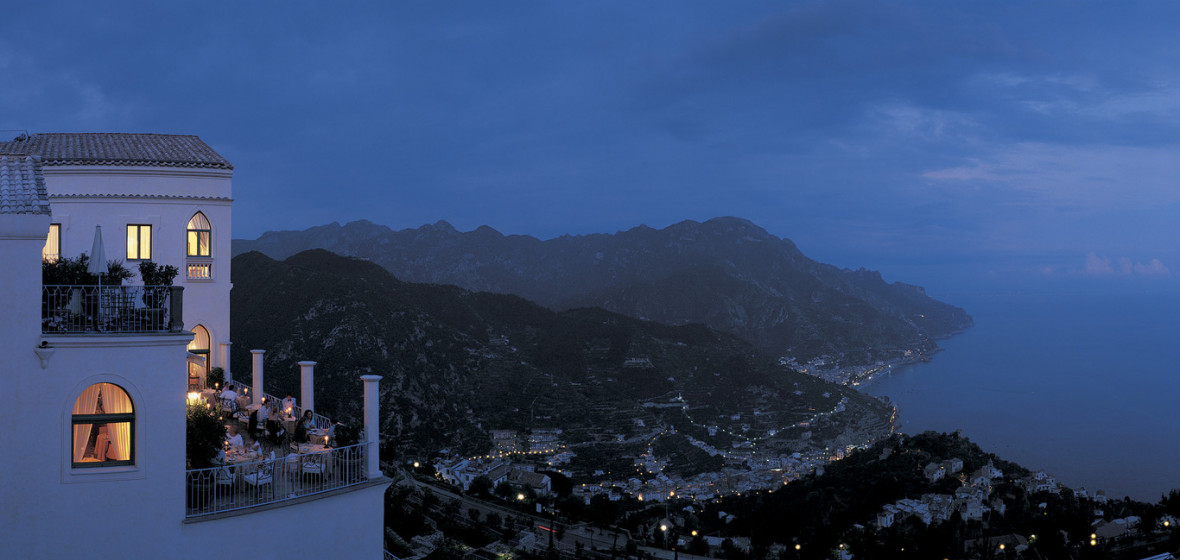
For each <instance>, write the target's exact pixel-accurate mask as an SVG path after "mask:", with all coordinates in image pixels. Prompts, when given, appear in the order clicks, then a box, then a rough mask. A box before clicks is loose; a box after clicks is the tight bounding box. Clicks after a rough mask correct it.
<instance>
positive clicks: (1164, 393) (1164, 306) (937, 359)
mask: <svg viewBox="0 0 1180 560" xmlns="http://www.w3.org/2000/svg"><path fill="white" fill-rule="evenodd" d="M951 301H952V303H954V304H955V305H959V306H961V307H964V308H966V309H967V311H968V312H969V313H970V314H971V315H972V317H974V318H975V326H974V327H972V328H971V329H968V330H967V331H966V332H964V333H963V334H960V335H958V336H956V337H954V338H951V339H949V340H944V341H940V343H939V344H940V346H942V347H943V348H944V350H943V351H942V352H941V353H939V354H937V355H935V356H934V359H933V360H932V361H931V362H929V363H925V364H917V365H913V366H907V367H904V368H899V369H895V370H894V371H893V372H892V373H890V374H889V375H888V376H885V377H882V378H880V379H879V380H877V381H875V382H873V383H871V384H870V385H868V386H867V387H863V388H862V389H863V390H864V391H865V392H866V393H869V394H873V395H888V396H889V398H891V399H892V400H893V401H894V402H895V403H897V405H898V407H899V408H900V410H901V420H902V431H904V432H907V433H917V432H921V431H924V430H938V431H943V432H950V431H954V430H962V432H963V435H964V436H966V437H968V438H970V439H971V440H972V441H974V442H976V443H978V444H979V445H980V446H982V447H983V448H984V449H985V450H987V451H991V452H994V453H996V454H998V455H1000V456H1001V457H1004V458H1006V459H1009V460H1013V461H1015V462H1017V463H1020V464H1023V465H1024V466H1026V467H1028V468H1030V469H1041V470H1045V471H1047V472H1049V473H1050V474H1053V475H1055V476H1056V477H1057V479H1058V480H1059V481H1060V482H1062V483H1063V484H1065V485H1067V486H1071V487H1074V488H1076V487H1078V486H1085V487H1086V488H1087V489H1088V490H1090V491H1093V490H1097V489H1103V490H1106V493H1107V496H1110V497H1112V498H1115V497H1118V498H1121V497H1123V496H1130V497H1132V498H1135V499H1141V500H1146V501H1153V502H1154V501H1157V500H1159V498H1160V496H1161V494H1163V493H1164V492H1166V491H1167V490H1168V489H1171V488H1180V365H1178V364H1180V296H1177V295H1176V294H1159V293H1156V294H1143V293H1126V292H1124V293H1113V294H1112V293H1105V294H1104V295H1096V294H1092V293H1091V294H1079V293H1074V294H1044V293H1042V294H1036V295H1029V294H1004V295H988V296H970V297H959V298H954V299H952V300H951Z"/></svg>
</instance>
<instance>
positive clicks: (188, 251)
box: [184, 211, 213, 259]
mask: <svg viewBox="0 0 1180 560" xmlns="http://www.w3.org/2000/svg"><path fill="white" fill-rule="evenodd" d="M197 216H200V217H201V218H203V219H204V220H205V223H207V224H209V227H208V228H207V229H201V228H194V227H191V226H192V223H193V220H195V219H197ZM194 234H195V237H194ZM201 234H204V237H205V254H203V255H202V254H201V249H200V247H201ZM194 239H195V241H196V243H195V244H194V243H193V241H194ZM184 243H185V248H184V252H185V256H187V257H191V258H201V259H211V258H213V222H210V221H209V216H206V215H205V213H204V212H201V211H197V212H196V213H194V214H193V215H192V217H190V218H189V219H188V224H186V225H185V237H184ZM194 245H195V247H196V252H193V248H194Z"/></svg>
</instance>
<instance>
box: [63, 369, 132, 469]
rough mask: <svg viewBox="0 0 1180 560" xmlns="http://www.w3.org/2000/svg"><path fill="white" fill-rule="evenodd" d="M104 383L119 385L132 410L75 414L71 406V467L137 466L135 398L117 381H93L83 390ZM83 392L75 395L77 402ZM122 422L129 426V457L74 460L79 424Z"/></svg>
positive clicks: (94, 424) (95, 424) (96, 424)
mask: <svg viewBox="0 0 1180 560" xmlns="http://www.w3.org/2000/svg"><path fill="white" fill-rule="evenodd" d="M102 383H105V384H108V385H112V386H114V387H118V389H119V390H120V391H123V394H124V395H126V396H127V401H128V402H130V403H131V412H114V413H108V414H73V413H72V410H73V407H71V414H70V425H69V430H70V440H69V443H70V450H71V452H70V468H73V469H96V468H105V467H133V466H135V400H134V399H133V398H132V397H131V393H129V392H128V391H127V389H124V388H123V387H122V386H121V385H118V384H116V383H111V382H109V381H100V382H97V383H92V384H90V385H87V386H86V387H85V388H83V390H82V392H85V390H86V389H89V388H90V387H92V386H94V385H98V384H102ZM82 392H79V393H78V394H77V396H75V397H74V402H75V403H76V402H77V400H78V399H80V398H82ZM122 423H126V424H128V426H129V438H128V449H127V459H124V460H118V461H84V462H79V461H75V460H74V454H73V449H74V446H75V444H76V442H75V441H74V437H76V435H77V429H76V427H77V426H78V425H79V424H90V425H92V426H98V425H99V424H122Z"/></svg>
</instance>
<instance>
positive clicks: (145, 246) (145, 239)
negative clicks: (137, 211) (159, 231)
mask: <svg viewBox="0 0 1180 560" xmlns="http://www.w3.org/2000/svg"><path fill="white" fill-rule="evenodd" d="M151 258H152V226H150V225H143V224H128V225H127V260H148V259H151Z"/></svg>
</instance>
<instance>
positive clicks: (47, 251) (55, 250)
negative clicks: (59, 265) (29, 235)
mask: <svg viewBox="0 0 1180 560" xmlns="http://www.w3.org/2000/svg"><path fill="white" fill-rule="evenodd" d="M59 258H61V224H49V236H48V237H46V238H45V247H43V248H42V249H41V260H43V261H49V262H57V259H59Z"/></svg>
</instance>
